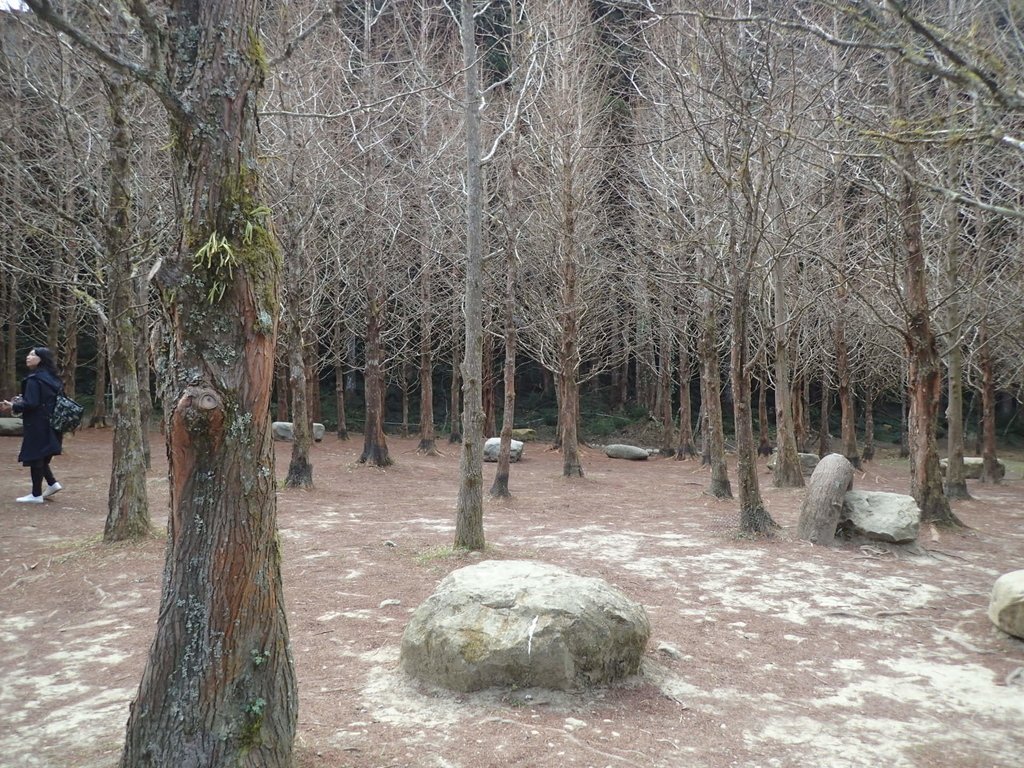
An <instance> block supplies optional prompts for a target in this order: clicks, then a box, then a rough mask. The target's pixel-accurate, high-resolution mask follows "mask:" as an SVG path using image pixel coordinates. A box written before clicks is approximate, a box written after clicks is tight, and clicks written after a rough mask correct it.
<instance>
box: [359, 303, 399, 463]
mask: <svg viewBox="0 0 1024 768" xmlns="http://www.w3.org/2000/svg"><path fill="white" fill-rule="evenodd" d="M367 298H368V301H367V310H366V338H365V340H364V344H365V349H366V367H365V368H364V369H363V390H364V392H363V394H364V399H365V400H366V424H365V425H364V427H363V452H362V454H361V455H360V456H359V463H360V464H371V465H372V466H375V467H389V466H391V464H392V463H393V462H392V460H391V456H390V454H389V453H388V441H387V438H386V437H385V436H384V375H383V373H382V371H381V358H382V355H383V353H382V351H381V343H380V334H381V313H382V311H383V310H382V307H381V305H380V297H379V296H378V295H377V293H376V291H374V290H371V291H369V296H368V297H367Z"/></svg>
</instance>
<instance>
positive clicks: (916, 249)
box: [893, 62, 962, 526]
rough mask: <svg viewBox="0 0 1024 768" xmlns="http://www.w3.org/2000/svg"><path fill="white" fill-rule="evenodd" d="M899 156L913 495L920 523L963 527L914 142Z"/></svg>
mask: <svg viewBox="0 0 1024 768" xmlns="http://www.w3.org/2000/svg"><path fill="white" fill-rule="evenodd" d="M901 68H902V65H901V64H900V63H898V62H897V63H896V64H894V74H895V77H894V87H893V90H894V97H895V116H896V117H897V118H898V119H906V117H907V115H909V108H908V105H907V94H906V87H905V84H904V83H903V81H902V71H901ZM897 154H898V160H899V162H900V166H901V170H902V173H901V175H900V188H899V206H900V210H899V219H900V227H901V229H902V235H903V249H904V258H905V259H906V262H905V265H904V270H903V285H904V296H903V300H904V312H905V313H906V316H905V321H906V327H905V328H904V331H903V335H904V341H905V343H906V348H907V357H908V360H909V366H908V369H907V381H908V384H909V388H910V414H909V418H908V422H909V424H908V426H909V429H908V432H907V435H908V439H909V447H910V493H911V495H912V496H913V497H914V500H915V501H917V505H918V507H920V509H921V521H922V522H933V523H936V524H939V525H949V526H960V525H962V524H961V522H960V521H959V520H958V519H957V517H956V515H954V514H953V511H952V510H951V509H950V507H949V500H948V499H947V498H946V496H945V494H944V493H943V492H942V476H941V474H940V471H939V452H938V445H937V442H936V436H935V421H936V416H937V413H938V407H939V400H940V398H941V395H942V371H941V361H940V359H939V353H938V349H937V348H936V343H935V334H934V332H933V331H932V322H931V308H930V306H929V304H928V273H927V265H926V263H925V252H924V242H923V240H922V237H921V218H922V217H921V207H920V204H919V202H918V198H917V184H916V183H915V182H914V179H913V178H912V176H911V174H913V173H914V172H915V171H916V169H917V161H916V158H915V157H914V150H913V148H912V146H911V145H910V144H900V145H898V147H897Z"/></svg>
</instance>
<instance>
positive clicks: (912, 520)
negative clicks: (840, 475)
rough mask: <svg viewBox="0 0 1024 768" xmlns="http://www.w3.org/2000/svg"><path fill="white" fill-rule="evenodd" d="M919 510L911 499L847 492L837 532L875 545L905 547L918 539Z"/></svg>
mask: <svg viewBox="0 0 1024 768" xmlns="http://www.w3.org/2000/svg"><path fill="white" fill-rule="evenodd" d="M920 526H921V509H920V508H919V507H918V506H917V502H916V501H914V497H913V496H905V495H904V494H901V493H885V492H883V491H847V492H846V495H845V496H844V497H843V511H842V512H841V513H840V515H839V528H840V529H842V530H846V531H850V532H852V533H855V534H858V535H860V536H864V537H866V538H868V539H874V540H876V541H888V542H892V543H895V544H906V543H909V542H911V541H914V540H916V539H917V532H918V529H919V528H920Z"/></svg>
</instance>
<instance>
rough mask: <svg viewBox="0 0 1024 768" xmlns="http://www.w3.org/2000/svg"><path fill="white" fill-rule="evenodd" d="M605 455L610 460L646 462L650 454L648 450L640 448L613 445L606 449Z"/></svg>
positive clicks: (618, 444) (620, 444)
mask: <svg viewBox="0 0 1024 768" xmlns="http://www.w3.org/2000/svg"><path fill="white" fill-rule="evenodd" d="M604 455H605V456H607V457H608V458H610V459H629V460H630V461H646V460H647V457H648V456H650V453H648V452H647V449H646V448H638V447H637V446H635V445H623V444H622V443H613V444H612V445H606V446H605V447H604Z"/></svg>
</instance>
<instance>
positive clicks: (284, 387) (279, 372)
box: [274, 359, 290, 421]
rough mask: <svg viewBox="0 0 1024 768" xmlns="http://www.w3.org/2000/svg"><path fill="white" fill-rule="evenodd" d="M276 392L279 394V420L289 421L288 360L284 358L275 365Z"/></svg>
mask: <svg viewBox="0 0 1024 768" xmlns="http://www.w3.org/2000/svg"><path fill="white" fill-rule="evenodd" d="M274 378H275V381H276V384H275V386H274V392H275V393H276V394H277V420H278V421H288V412H289V410H290V409H289V408H288V360H287V359H285V360H282V361H281V362H279V363H278V364H277V365H276V366H275V370H274Z"/></svg>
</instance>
